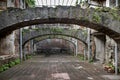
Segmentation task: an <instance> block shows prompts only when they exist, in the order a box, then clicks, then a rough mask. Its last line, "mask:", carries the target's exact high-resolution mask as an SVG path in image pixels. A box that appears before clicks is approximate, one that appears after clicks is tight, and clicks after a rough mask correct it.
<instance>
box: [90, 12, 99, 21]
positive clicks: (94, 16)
mask: <svg viewBox="0 0 120 80" xmlns="http://www.w3.org/2000/svg"><path fill="white" fill-rule="evenodd" d="M92 19H93V21H95V22H96V23H99V22H100V21H101V17H100V16H99V15H98V14H97V13H96V12H95V13H94V14H93V17H92Z"/></svg>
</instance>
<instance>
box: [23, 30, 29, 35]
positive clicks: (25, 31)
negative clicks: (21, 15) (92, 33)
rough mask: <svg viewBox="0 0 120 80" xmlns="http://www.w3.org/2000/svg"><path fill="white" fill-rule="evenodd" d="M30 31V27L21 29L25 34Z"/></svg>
mask: <svg viewBox="0 0 120 80" xmlns="http://www.w3.org/2000/svg"><path fill="white" fill-rule="evenodd" d="M28 32H30V29H23V30H22V34H23V35H25V34H26V33H28Z"/></svg>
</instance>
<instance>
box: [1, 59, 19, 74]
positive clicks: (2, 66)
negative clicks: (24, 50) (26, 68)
mask: <svg viewBox="0 0 120 80" xmlns="http://www.w3.org/2000/svg"><path fill="white" fill-rule="evenodd" d="M17 64H20V59H15V60H13V61H10V62H8V63H6V64H3V65H1V66H0V72H3V71H5V70H7V69H9V68H10V67H13V66H15V65H17Z"/></svg>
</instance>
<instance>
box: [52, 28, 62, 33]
mask: <svg viewBox="0 0 120 80" xmlns="http://www.w3.org/2000/svg"><path fill="white" fill-rule="evenodd" d="M62 30H63V29H62V28H51V31H53V32H55V33H62Z"/></svg>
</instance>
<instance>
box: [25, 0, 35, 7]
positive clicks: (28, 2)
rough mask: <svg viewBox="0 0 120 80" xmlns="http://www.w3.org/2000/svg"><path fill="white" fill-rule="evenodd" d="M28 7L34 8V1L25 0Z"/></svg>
mask: <svg viewBox="0 0 120 80" xmlns="http://www.w3.org/2000/svg"><path fill="white" fill-rule="evenodd" d="M25 1H26V3H27V4H28V6H29V7H34V6H35V0H25Z"/></svg>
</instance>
